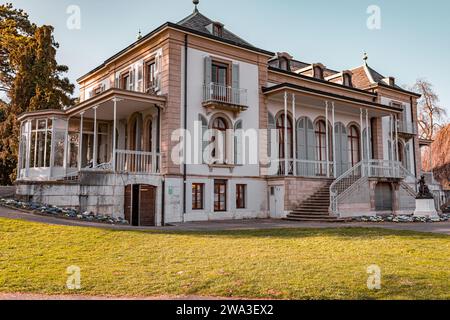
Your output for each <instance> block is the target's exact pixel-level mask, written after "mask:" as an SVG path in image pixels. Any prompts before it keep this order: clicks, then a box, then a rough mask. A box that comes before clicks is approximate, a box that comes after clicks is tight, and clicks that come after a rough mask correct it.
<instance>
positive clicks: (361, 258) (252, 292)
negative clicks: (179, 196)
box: [0, 219, 450, 299]
mask: <svg viewBox="0 0 450 320" xmlns="http://www.w3.org/2000/svg"><path fill="white" fill-rule="evenodd" d="M372 264H376V265H378V266H380V267H381V269H382V272H383V273H382V289H381V290H380V291H370V290H368V289H367V285H366V283H367V278H368V274H367V267H368V266H369V265H372ZM71 265H76V266H79V267H80V268H81V282H82V283H81V284H82V289H81V290H79V291H76V294H82V295H117V296H159V295H205V296H221V297H244V298H278V299H280V298H281V299H284V298H288V299H292V298H293V299H430V298H433V299H450V237H448V236H440V235H431V234H420V233H413V232H397V231H388V230H380V229H328V230H301V229H294V230H264V231H239V232H211V233H193V232H191V233H187V232H186V233H181V232H171V233H161V232H138V231H110V230H98V229H91V228H79V227H62V226H48V225H43V224H37V223H30V222H23V221H13V220H6V219H0V292H3V293H8V292H10V293H13V292H14V293H15V292H23V293H43V294H65V293H67V294H74V292H73V291H69V290H67V289H66V287H65V285H66V279H67V275H66V269H67V267H68V266H71Z"/></svg>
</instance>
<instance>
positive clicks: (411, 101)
mask: <svg viewBox="0 0 450 320" xmlns="http://www.w3.org/2000/svg"><path fill="white" fill-rule="evenodd" d="M409 99H410V106H409V107H410V108H411V123H412V125H413V126H415V125H416V123H415V122H414V115H413V103H414V101H413V98H412V97H410V98H409ZM416 111H417V110H416ZM413 149H414V150H413V155H414V172H415V176H416V179H418V178H419V175H420V173H419V172H417V158H416V138H413ZM421 165H422V164H421ZM431 172H433V168H431Z"/></svg>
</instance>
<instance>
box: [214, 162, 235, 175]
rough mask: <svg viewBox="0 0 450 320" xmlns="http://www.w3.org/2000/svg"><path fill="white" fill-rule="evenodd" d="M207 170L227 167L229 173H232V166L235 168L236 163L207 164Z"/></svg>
mask: <svg viewBox="0 0 450 320" xmlns="http://www.w3.org/2000/svg"><path fill="white" fill-rule="evenodd" d="M208 167H209V171H210V172H212V171H213V170H214V169H228V170H230V173H233V170H234V168H236V165H234V164H209V165H208Z"/></svg>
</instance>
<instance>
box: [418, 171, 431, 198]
mask: <svg viewBox="0 0 450 320" xmlns="http://www.w3.org/2000/svg"><path fill="white" fill-rule="evenodd" d="M418 185H419V194H418V196H417V199H434V197H433V195H432V194H431V192H430V188H428V186H427V183H426V181H425V176H421V177H420V180H419V182H418Z"/></svg>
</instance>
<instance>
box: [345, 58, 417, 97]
mask: <svg viewBox="0 0 450 320" xmlns="http://www.w3.org/2000/svg"><path fill="white" fill-rule="evenodd" d="M350 71H351V72H352V82H353V84H354V85H355V86H356V87H358V88H361V89H366V88H368V87H370V86H372V85H379V86H382V87H387V88H391V89H394V90H398V91H401V92H404V93H407V94H411V95H414V96H417V97H420V94H417V93H415V92H411V91H408V90H405V89H403V88H402V87H400V86H398V85H397V84H395V83H394V85H390V84H389V83H388V82H386V81H385V79H386V77H385V76H383V75H382V74H381V73H379V72H378V71H376V70H374V69H372V68H371V67H369V66H368V65H367V64H365V65H362V66H360V67H357V68H355V69H352V70H350Z"/></svg>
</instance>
